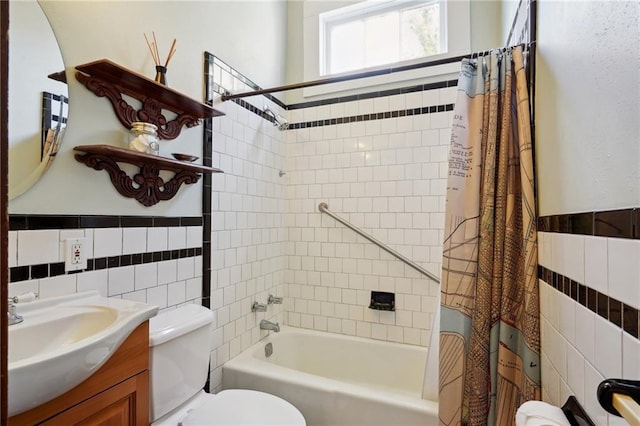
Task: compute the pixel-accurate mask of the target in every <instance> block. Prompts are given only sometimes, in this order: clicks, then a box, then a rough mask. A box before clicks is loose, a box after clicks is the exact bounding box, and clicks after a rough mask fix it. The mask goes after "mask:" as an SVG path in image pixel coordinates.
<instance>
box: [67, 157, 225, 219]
mask: <svg viewBox="0 0 640 426" xmlns="http://www.w3.org/2000/svg"><path fill="white" fill-rule="evenodd" d="M73 149H74V150H75V151H80V152H83V153H84V154H76V155H75V158H76V160H78V161H79V162H81V163H84V164H85V165H86V166H87V167H91V168H93V169H95V170H106V171H107V173H109V177H110V178H111V183H112V184H113V186H114V187H115V189H116V190H117V191H118V192H119V193H120V194H121V195H123V196H125V197H128V198H135V199H136V200H138V201H139V202H140V203H141V204H143V205H145V206H147V207H150V206H153V205H155V204H157V203H159V202H160V201H166V200H170V199H171V198H173V197H174V196H175V195H176V193H177V192H178V190H179V189H180V187H181V186H182V184H187V185H188V184H192V183H196V182H198V180H199V179H200V177H201V176H202V174H203V173H223V171H222V170H220V169H216V168H214V167H208V166H201V165H199V164H192V163H187V162H184V161H178V160H174V159H171V158H166V157H160V156H157V155H150V154H144V153H140V152H136V151H132V150H129V149H124V148H119V147H116V146H112V145H80V146H76V147H75V148H73ZM118 163H127V164H132V165H134V166H137V167H139V168H140V171H139V172H138V173H136V174H134V175H133V177H131V176H129V175H128V174H127V173H126V172H125V171H124V170H122V169H121V168H120V166H119V165H118ZM163 170H166V171H170V172H173V173H174V175H173V177H172V178H171V179H169V180H168V181H166V182H165V180H164V179H162V178H161V177H160V172H161V171H163Z"/></svg>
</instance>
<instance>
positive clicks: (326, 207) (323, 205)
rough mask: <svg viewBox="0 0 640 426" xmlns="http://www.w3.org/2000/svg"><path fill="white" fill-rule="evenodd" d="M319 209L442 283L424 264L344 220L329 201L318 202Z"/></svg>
mask: <svg viewBox="0 0 640 426" xmlns="http://www.w3.org/2000/svg"><path fill="white" fill-rule="evenodd" d="M318 210H320V212H322V213H324V214H327V215H329V216H331V217H332V218H334V219H335V220H337V221H338V222H340V223H341V224H343V225H344V226H346V227H347V228H349V229H351V230H353V231H355V232H356V233H358V234H360V236H362V237H364V238H366V239H367V240H369V241H371V242H372V243H373V244H375V245H377V246H378V247H380V248H381V249H382V250H384V251H386V252H387V253H389V254H390V255H392V256H395V257H396V258H398V259H399V260H401V261H403V262H404V263H406V264H407V265H409V266H410V267H412V268H413V269H415V270H416V271H418V272H420V273H421V274H424V275H426V276H427V277H428V278H430V279H431V280H433V281H435V282H436V283H438V284H440V278H438V277H436V276H435V275H433V274H432V273H431V272H429V271H427V270H426V269H424V268H423V267H422V266H420V265H418V264H416V263H415V262H413V261H412V260H411V259H409V258H407V257H405V256H403V255H401V254H400V253H398V252H397V251H395V250H394V249H392V248H391V247H389V246H387V245H386V244H385V243H383V242H381V241H380V240H377V239H376V238H374V237H372V236H371V235H369V234H367V233H366V232H364V231H363V230H362V229H360V228H358V227H357V226H355V225H352V224H351V223H349V222H347V221H346V220H344V219H343V218H341V217H340V216H338V215H336V214H335V213H333V212H332V211H331V210H329V205H328V204H327V203H320V204H318Z"/></svg>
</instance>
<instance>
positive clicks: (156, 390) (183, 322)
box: [149, 305, 306, 426]
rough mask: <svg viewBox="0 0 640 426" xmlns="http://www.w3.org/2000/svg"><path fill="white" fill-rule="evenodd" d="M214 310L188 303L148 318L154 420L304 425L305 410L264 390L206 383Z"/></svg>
mask: <svg viewBox="0 0 640 426" xmlns="http://www.w3.org/2000/svg"><path fill="white" fill-rule="evenodd" d="M212 321H213V312H211V311H210V310H209V309H207V308H205V307H203V306H199V305H186V306H183V307H180V308H178V309H175V310H172V311H167V312H163V313H161V314H159V315H158V316H156V317H154V318H151V320H149V354H150V355H149V360H150V363H149V365H150V369H151V374H150V377H151V379H150V422H151V424H152V426H169V425H171V426H177V425H182V426H209V425H211V426H213V425H280V426H285V425H291V426H304V425H306V422H305V420H304V417H303V416H302V413H300V411H298V409H297V408H296V407H294V406H293V405H291V404H290V403H289V402H287V401H285V400H284V399H281V398H278V397H276V396H274V395H270V394H268V393H264V392H258V391H252V390H244V389H228V390H224V391H222V392H219V393H217V394H215V395H214V394H209V393H206V392H205V391H204V390H203V389H202V388H203V387H204V384H205V382H206V380H207V373H208V368H209V348H210V343H209V342H210V335H211V322H212Z"/></svg>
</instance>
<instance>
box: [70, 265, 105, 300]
mask: <svg viewBox="0 0 640 426" xmlns="http://www.w3.org/2000/svg"><path fill="white" fill-rule="evenodd" d="M76 276H77V289H78V292H79V293H80V292H83V291H90V290H95V291H97V292H98V293H100V295H101V296H104V297H108V296H109V286H108V283H109V282H108V278H109V272H108V269H100V270H97V271H87V272H82V273H79V274H77V275H76Z"/></svg>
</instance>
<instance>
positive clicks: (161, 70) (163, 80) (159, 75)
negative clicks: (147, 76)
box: [144, 32, 176, 85]
mask: <svg viewBox="0 0 640 426" xmlns="http://www.w3.org/2000/svg"><path fill="white" fill-rule="evenodd" d="M152 34H153V43H149V39H148V38H147V35H146V34H145V35H144V39H145V41H146V42H147V46H148V47H149V51H150V52H151V57H152V58H153V62H154V63H155V65H156V77H155V81H156V82H157V83H160V84H164V85H166V84H167V67H168V66H169V61H170V60H171V58H173V55H174V54H175V53H176V39H175V38H174V39H173V43H172V44H171V49H169V54H168V55H167V60H166V61H164V65H163V64H162V62H160V53H159V52H158V41H157V40H156V33H155V32H152Z"/></svg>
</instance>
